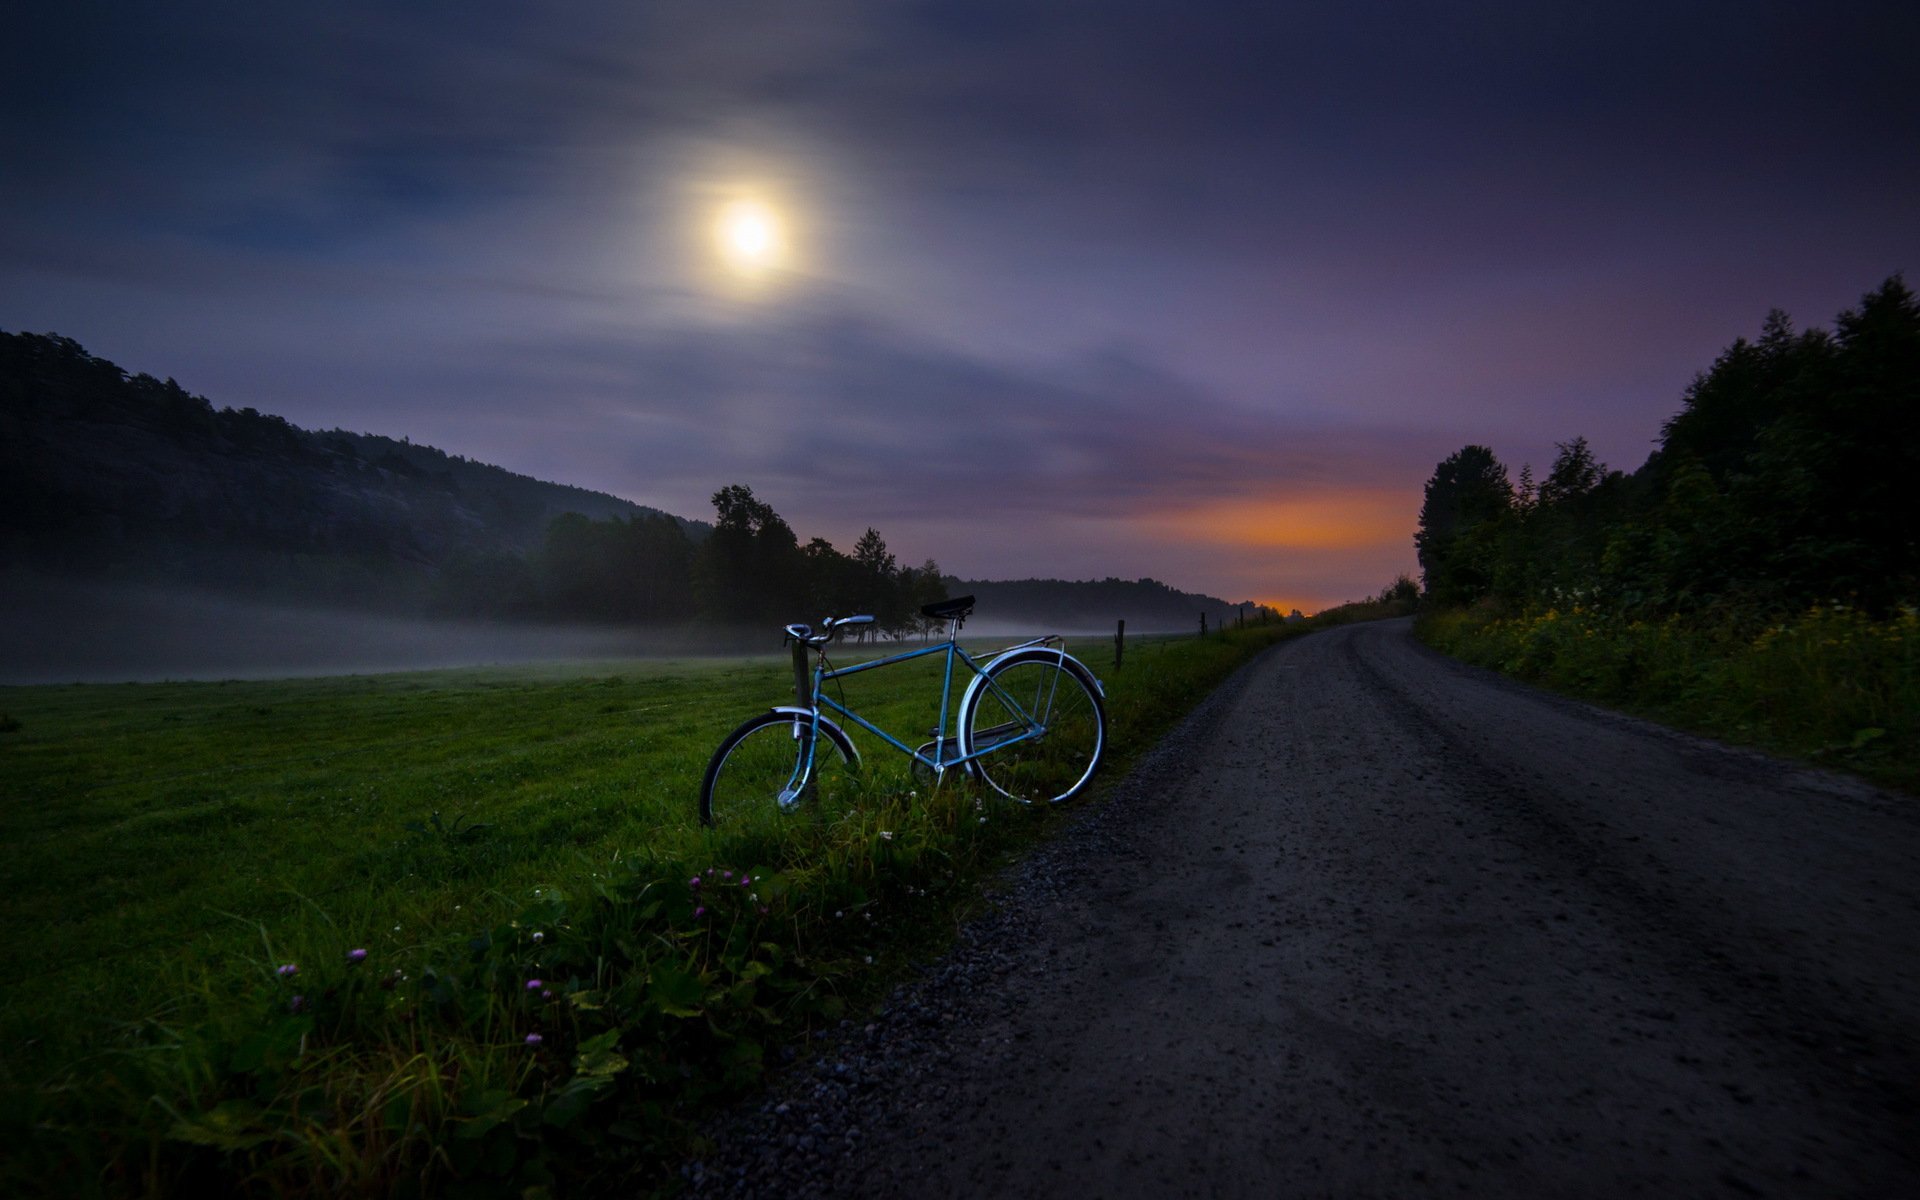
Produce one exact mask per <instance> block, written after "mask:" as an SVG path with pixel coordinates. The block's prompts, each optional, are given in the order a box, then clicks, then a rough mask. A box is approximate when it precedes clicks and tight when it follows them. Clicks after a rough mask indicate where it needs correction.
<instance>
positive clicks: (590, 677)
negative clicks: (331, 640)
mask: <svg viewBox="0 0 1920 1200" xmlns="http://www.w3.org/2000/svg"><path fill="white" fill-rule="evenodd" d="M1312 627H1313V623H1312V622H1301V623H1290V624H1281V623H1277V622H1276V623H1272V624H1258V623H1256V624H1249V625H1248V626H1247V627H1245V628H1241V629H1235V630H1228V631H1224V632H1220V633H1216V634H1214V635H1213V636H1210V637H1208V638H1205V639H1195V638H1183V639H1137V640H1132V641H1130V642H1129V644H1128V646H1127V652H1126V657H1125V664H1124V669H1121V670H1118V671H1115V670H1114V669H1113V646H1112V644H1111V642H1106V641H1102V642H1092V643H1089V644H1087V645H1085V646H1079V647H1075V650H1076V653H1079V654H1081V655H1082V656H1083V658H1084V659H1085V660H1086V661H1087V662H1088V663H1089V665H1091V666H1093V667H1094V669H1095V670H1096V671H1097V672H1098V673H1100V674H1101V675H1102V677H1103V678H1104V679H1105V681H1106V683H1107V687H1108V705H1109V717H1110V720H1111V723H1112V734H1113V736H1112V751H1113V756H1112V757H1111V758H1110V759H1109V761H1108V763H1107V765H1106V767H1105V778H1106V779H1108V780H1111V779H1113V778H1115V777H1117V776H1118V775H1119V774H1120V773H1121V772H1123V771H1124V770H1125V768H1126V767H1127V765H1128V760H1129V758H1130V757H1131V756H1132V755H1134V754H1136V753H1138V752H1139V751H1141V750H1143V749H1144V748H1146V747H1147V746H1149V745H1150V744H1151V743H1152V741H1153V739H1154V738H1155V737H1156V736H1157V735H1158V734H1159V733H1161V732H1162V731H1164V730H1165V729H1166V728H1168V727H1169V726H1170V725H1171V724H1172V723H1173V722H1174V721H1175V720H1177V719H1178V718H1179V716H1180V715H1182V714H1183V713H1184V712H1185V711H1186V710H1188V709H1189V708H1190V707H1191V706H1192V705H1193V704H1194V703H1196V702H1197V701H1198V700H1199V699H1201V698H1202V697H1203V696H1205V695H1206V694H1207V693H1208V692H1209V691H1210V690H1211V689H1212V688H1213V687H1214V686H1216V685H1217V684H1218V683H1219V681H1220V680H1221V679H1222V678H1224V677H1225V675H1226V674H1227V673H1228V672H1230V671H1231V670H1232V669H1233V668H1234V667H1235V666H1237V665H1238V664H1240V663H1241V662H1243V661H1245V660H1246V659H1247V658H1248V657H1249V656H1251V655H1252V654H1253V653H1255V652H1257V651H1258V650H1259V649H1261V648H1263V647H1265V646H1267V645H1269V644H1271V643H1272V642H1274V641H1276V640H1278V639H1280V638H1283V637H1287V636H1292V635H1295V634H1298V633H1302V632H1306V631H1307V630H1309V629H1311V628H1312ZM617 669H618V672H619V673H617V674H612V673H602V672H605V671H608V670H609V668H604V667H602V668H593V669H578V668H576V669H557V668H556V669H546V670H538V669H521V670H475V671H452V672H432V673H420V674H410V675H390V676H371V677H348V678H332V679H317V680H294V681H276V682H258V683H251V682H249V683H224V684H212V683H209V684H162V685H120V686H71V687H41V688H10V689H0V709H4V711H5V712H6V713H7V714H8V720H9V722H10V725H11V728H10V729H9V730H8V731H7V732H5V733H4V734H0V737H3V738H4V741H0V797H4V802H3V803H0V842H3V844H4V846H5V854H4V855H0V886H4V888H5V894H6V897H7V900H6V912H7V916H8V924H9V926H10V928H11V930H12V931H13V936H12V937H10V938H8V939H7V940H6V941H5V943H3V944H0V1038H4V1039H5V1044H6V1045H7V1046H8V1052H7V1054H6V1055H5V1056H4V1062H5V1066H4V1077H3V1078H0V1136H3V1137H5V1139H6V1142H7V1145H8V1148H9V1149H8V1153H7V1155H6V1156H5V1162H4V1166H0V1189H4V1190H5V1191H6V1193H7V1194H9V1195H28V1194H59V1195H87V1194H103V1195H133V1194H142V1195H155V1194H157V1195H169V1194H202V1193H210V1194H233V1193H272V1194H276V1195H307V1194H312V1195H320V1194H325V1195H340V1194H349V1195H441V1194H445V1195H474V1196H482V1195H513V1196H521V1195H540V1194H547V1193H552V1194H566V1193H572V1192H576V1191H581V1190H585V1189H588V1188H612V1187H616V1186H617V1187H620V1188H623V1189H627V1190H637V1191H644V1190H646V1189H648V1188H650V1187H653V1186H656V1185H659V1184H662V1183H663V1182H664V1181H665V1180H664V1177H663V1175H662V1171H663V1170H664V1169H666V1168H667V1167H668V1166H670V1165H671V1164H672V1163H674V1162H676V1161H678V1160H679V1157H680V1156H682V1155H684V1154H685V1153H687V1152H688V1151H689V1150H691V1149H694V1148H695V1146H694V1144H693V1142H692V1140H691V1139H692V1138H693V1137H694V1136H695V1131H696V1130H697V1129H698V1127H699V1125H698V1123H699V1121H700V1119H701V1118H702V1117H703V1116H704V1115H706V1114H709V1113H711V1112H712V1111H714V1109H715V1107H716V1106H717V1105H719V1104H720V1103H722V1102H724V1101H726V1100H727V1099H729V1098H732V1097H735V1096H738V1095H741V1094H743V1093H744V1092H745V1091H747V1090H748V1089H751V1088H752V1087H753V1086H754V1085H755V1084H756V1083H757V1082H758V1081H759V1080H760V1079H761V1078H762V1077H763V1075H764V1074H765V1073H766V1072H767V1071H768V1070H770V1069H773V1068H775V1067H776V1066H778V1064H780V1063H781V1062H782V1061H784V1060H785V1059H787V1058H789V1057H791V1056H793V1055H796V1054H802V1053H804V1052H805V1050H804V1048H805V1044H806V1041H807V1039H808V1037H809V1035H811V1034H814V1033H817V1032H820V1031H823V1030H826V1029H829V1028H831V1027H833V1026H834V1025H836V1024H837V1023H838V1022H840V1021H842V1020H844V1019H847V1018H849V1017H850V1016H855V1015H857V1014H858V1013H859V1012H860V1011H861V1009H862V1006H863V1005H865V1004H868V1003H870V1002H871V1001H872V1000H873V999H874V998H875V997H876V996H877V995H879V994H880V990H881V989H882V988H883V987H885V986H886V985H887V984H888V983H889V982H890V981H891V980H894V979H897V978H898V977H900V975H901V974H902V972H903V971H904V970H905V969H906V968H907V966H908V964H910V963H911V962H912V961H915V960H916V959H918V958H920V957H923V956H925V955H927V954H929V953H931V952H932V951H933V950H935V949H937V948H938V947H939V946H940V945H941V944H943V942H944V940H945V939H946V938H948V937H950V936H951V933H952V931H953V929H954V928H955V927H956V922H957V921H958V920H959V919H960V917H961V916H963V915H964V914H965V912H966V911H967V910H968V909H969V908H970V907H972V906H974V905H976V904H978V903H979V902H980V884H981V881H982V879H983V878H984V876H985V875H987V874H988V873H990V872H991V871H993V870H994V869H996V868H997V867H998V866H999V865H1000V864H1002V863H1003V862H1005V861H1006V859H1007V856H1008V855H1009V854H1011V853H1013V852H1015V851H1017V850H1018V849H1019V848H1020V847H1021V846H1023V845H1026V844H1028V843H1030V842H1031V841H1032V840H1034V839H1036V838H1039V837H1042V836H1044V835H1045V834H1046V832H1047V830H1048V829H1049V828H1051V827H1052V826H1053V824H1054V823H1055V822H1057V821H1058V820H1060V819H1062V814H1061V813H1059V812H1052V811H1045V810H1040V811H1035V810H1029V809H1025V808H1020V807H1015V806H1010V805H1004V804H998V803H995V802H993V801H991V800H989V799H987V798H985V797H983V796H981V795H979V794H976V793H975V792H973V791H971V790H969V789H966V788H964V787H960V786H956V785H953V784H948V785H946V786H942V787H940V788H937V789H936V788H932V787H929V786H928V785H927V784H926V783H925V782H924V781H918V780H914V779H912V778H910V777H909V776H908V775H907V774H906V772H905V771H904V769H902V768H900V767H899V766H898V764H900V763H901V762H903V761H904V760H902V759H900V758H899V757H898V756H897V755H893V754H890V753H887V754H883V753H881V752H879V751H878V750H877V748H876V747H874V746H871V745H868V744H865V743H863V745H862V749H863V751H868V750H872V751H874V753H873V754H872V755H871V756H870V760H871V761H872V762H873V763H874V764H875V765H876V766H877V767H879V768H880V769H879V770H877V771H875V772H874V773H872V774H871V775H870V776H868V777H867V778H866V779H865V780H864V781H863V782H862V784H861V786H860V789H859V794H857V795H855V796H853V797H852V798H851V799H850V802H848V803H845V804H843V805H841V806H840V807H837V808H824V807H823V808H816V809H814V810H812V811H808V812H805V813H804V814H801V815H799V816H797V817H796V818H795V819H794V820H791V821H789V822H785V823H784V825H783V826H782V827H778V828H775V829H772V830H769V829H767V828H766V827H764V826H762V827H756V828H754V829H750V830H745V831H739V832H728V831H724V830H723V831H708V830H705V829H702V828H701V827H700V826H698V824H697V823H696V821H695V819H694V806H695V796H696V791H697V786H698V782H699V778H700V773H701V771H702V769H703V768H704V766H705V763H706V759H707V756H708V754H709V753H710V752H711V750H712V748H713V746H714V745H715V744H716V743H717V742H718V740H719V739H720V737H721V736H722V735H723V734H724V733H725V732H726V731H727V730H728V729H729V728H730V727H731V726H732V725H733V724H734V723H735V721H737V720H738V719H739V718H741V717H743V716H745V715H748V714H750V713H751V712H753V711H755V710H756V709H759V708H764V707H765V706H766V705H768V704H770V703H774V702H777V701H778V699H779V697H780V696H781V693H782V689H783V688H786V687H789V686H790V681H789V678H788V671H787V668H786V662H785V659H784V658H779V659H776V658H772V657H769V658H765V659H760V660H753V661H742V660H731V661H714V660H709V661H704V662H696V661H683V662H665V663H659V662H657V663H634V664H621V665H620V666H619V667H618V668H617ZM852 683H859V684H861V685H865V686H866V687H868V688H869V689H870V690H868V691H865V692H862V693H860V694H859V695H857V696H850V698H851V699H853V700H854V701H855V702H856V703H857V704H858V705H859V706H860V707H861V708H862V709H863V710H865V711H875V712H877V713H879V714H881V716H882V718H883V723H885V724H889V725H890V726H897V727H900V728H904V729H907V730H913V731H917V730H919V729H922V728H927V727H931V725H932V724H933V723H934V720H935V714H934V713H933V712H932V711H931V706H932V702H933V698H934V697H936V696H937V677H928V676H927V675H925V674H916V673H915V669H913V668H900V669H894V670H889V671H884V672H876V673H873V674H871V675H863V676H860V677H858V678H857V680H856V681H852V682H851V683H850V685H849V692H851V691H852ZM1092 802H1096V803H1097V802H1098V801H1097V797H1096V798H1095V799H1094V800H1093V801H1092Z"/></svg>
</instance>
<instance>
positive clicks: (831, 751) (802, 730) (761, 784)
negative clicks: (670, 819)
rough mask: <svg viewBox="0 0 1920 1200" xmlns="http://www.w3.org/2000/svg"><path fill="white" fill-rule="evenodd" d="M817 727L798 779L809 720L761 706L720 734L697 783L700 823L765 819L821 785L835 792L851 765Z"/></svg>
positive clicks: (829, 734) (808, 797) (815, 793)
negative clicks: (813, 747) (804, 776)
mask: <svg viewBox="0 0 1920 1200" xmlns="http://www.w3.org/2000/svg"><path fill="white" fill-rule="evenodd" d="M835 733H837V731H834V730H827V729H823V730H822V733H821V736H820V746H819V749H818V750H817V751H816V752H815V753H814V755H813V772H812V775H811V776H810V777H809V778H807V779H806V780H805V781H804V783H803V782H802V779H801V776H802V774H803V773H804V772H805V770H806V762H807V748H808V746H809V745H810V744H811V743H812V741H813V723H812V721H811V720H810V719H808V718H807V717H804V716H801V715H798V714H795V713H783V712H765V713H761V714H760V715H759V716H757V717H753V718H751V719H750V720H748V721H746V722H744V723H742V724H741V726H740V727H739V728H738V729H735V730H734V731H733V732H732V733H730V734H728V735H727V736H726V739H725V740H724V741H722V742H721V743H720V748H719V749H718V750H715V751H714V752H713V758H712V759H711V760H710V761H709V762H708V763H707V774H706V777H705V778H704V779H703V780H702V781H701V783H700V823H701V824H702V825H707V826H720V825H727V826H733V825H740V824H744V823H746V822H749V821H757V820H770V819H772V818H774V817H777V816H779V815H780V814H781V813H783V812H790V811H792V810H793V809H794V808H796V807H798V806H800V805H801V804H804V803H808V802H810V801H812V800H815V799H817V798H818V797H819V796H820V794H821V792H822V789H823V788H824V789H825V790H826V791H827V792H828V793H829V794H832V793H835V792H838V791H839V790H840V789H841V788H842V786H843V785H844V784H845V782H846V780H847V778H848V768H849V767H850V766H851V765H852V762H853V754H852V750H851V747H849V746H846V745H844V744H843V743H842V741H841V740H840V738H839V737H836V736H834V735H835Z"/></svg>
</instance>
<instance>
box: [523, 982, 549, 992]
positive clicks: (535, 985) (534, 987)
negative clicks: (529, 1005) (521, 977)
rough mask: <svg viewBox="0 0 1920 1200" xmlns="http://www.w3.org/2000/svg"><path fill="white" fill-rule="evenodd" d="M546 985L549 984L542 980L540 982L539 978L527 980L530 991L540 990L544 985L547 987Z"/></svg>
mask: <svg viewBox="0 0 1920 1200" xmlns="http://www.w3.org/2000/svg"><path fill="white" fill-rule="evenodd" d="M545 986H547V985H546V984H544V983H542V982H540V981H539V980H538V979H529V980H527V990H528V991H530V992H537V991H539V990H540V989H541V988H543V987H545Z"/></svg>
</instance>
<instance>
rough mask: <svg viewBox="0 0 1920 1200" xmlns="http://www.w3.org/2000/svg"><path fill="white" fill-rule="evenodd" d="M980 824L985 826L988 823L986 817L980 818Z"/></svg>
mask: <svg viewBox="0 0 1920 1200" xmlns="http://www.w3.org/2000/svg"><path fill="white" fill-rule="evenodd" d="M980 823H981V824H982V825H985V824H986V823H987V819H986V818H985V817H981V818H980Z"/></svg>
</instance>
